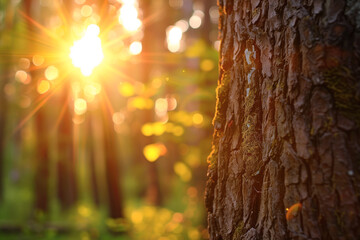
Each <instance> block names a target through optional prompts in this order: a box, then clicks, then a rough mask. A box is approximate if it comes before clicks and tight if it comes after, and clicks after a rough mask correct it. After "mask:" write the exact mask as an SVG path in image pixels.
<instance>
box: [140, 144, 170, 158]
mask: <svg viewBox="0 0 360 240" xmlns="http://www.w3.org/2000/svg"><path fill="white" fill-rule="evenodd" d="M166 152H167V149H166V147H165V146H164V144H162V143H154V144H149V145H146V146H145V148H144V151H143V153H144V156H145V158H146V159H147V160H148V161H149V162H155V161H156V160H157V159H158V158H159V157H160V156H163V155H165V154H166Z"/></svg>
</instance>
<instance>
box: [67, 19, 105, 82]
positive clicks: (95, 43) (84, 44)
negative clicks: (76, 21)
mask: <svg viewBox="0 0 360 240" xmlns="http://www.w3.org/2000/svg"><path fill="white" fill-rule="evenodd" d="M99 33H100V28H99V27H98V26H97V25H95V24H91V25H89V26H88V27H87V29H86V31H85V34H84V36H83V37H82V38H81V39H80V40H78V41H75V42H74V45H73V46H72V47H71V49H70V58H71V59H72V63H73V65H74V66H75V67H78V68H80V70H81V73H82V74H83V75H84V76H90V75H91V74H92V72H93V70H94V68H95V67H96V66H98V65H99V64H100V63H101V62H102V60H103V59H104V54H103V51H102V47H101V39H100V38H99V37H98V35H99Z"/></svg>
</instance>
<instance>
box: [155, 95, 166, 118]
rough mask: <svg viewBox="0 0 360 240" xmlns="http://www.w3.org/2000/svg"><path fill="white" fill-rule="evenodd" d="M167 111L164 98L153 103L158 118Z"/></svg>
mask: <svg viewBox="0 0 360 240" xmlns="http://www.w3.org/2000/svg"><path fill="white" fill-rule="evenodd" d="M167 110H168V101H167V99H166V98H158V99H156V101H155V112H156V114H157V115H158V116H162V115H164V114H166V112H167Z"/></svg>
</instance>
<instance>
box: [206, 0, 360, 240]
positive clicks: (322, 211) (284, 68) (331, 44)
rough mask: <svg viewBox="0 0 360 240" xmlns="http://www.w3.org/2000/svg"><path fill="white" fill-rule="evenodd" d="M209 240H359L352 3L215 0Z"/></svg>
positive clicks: (357, 80)
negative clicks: (217, 43)
mask: <svg viewBox="0 0 360 240" xmlns="http://www.w3.org/2000/svg"><path fill="white" fill-rule="evenodd" d="M219 8H220V36H221V40H222V43H221V49H220V67H221V69H220V77H219V86H218V88H217V96H218V99H217V106H216V114H215V118H214V127H215V132H214V140H213V151H212V153H211V155H210V156H209V158H208V161H209V169H208V182H207V190H206V206H207V209H208V223H209V232H210V236H211V238H210V239H214V240H215V239H216V240H220V239H222V240H227V239H360V228H359V227H360V224H359V217H360V209H359V195H358V194H359V190H360V181H359V180H360V179H359V178H360V131H359V125H360V95H359V94H360V77H359V76H360V75H359V73H360V69H359V66H360V64H359V63H360V61H359V56H360V21H359V20H360V17H359V16H360V15H359V11H360V3H359V1H351V0H348V1H344V0H327V1H325V0H311V1H290V0H288V1H285V0H274V1H270V0H264V1H259V0H251V1H249V0H247V1H229V0H220V1H219Z"/></svg>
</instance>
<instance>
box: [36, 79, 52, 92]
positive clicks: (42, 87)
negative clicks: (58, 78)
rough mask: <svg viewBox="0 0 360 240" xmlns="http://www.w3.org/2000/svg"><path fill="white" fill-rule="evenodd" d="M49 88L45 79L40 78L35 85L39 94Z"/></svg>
mask: <svg viewBox="0 0 360 240" xmlns="http://www.w3.org/2000/svg"><path fill="white" fill-rule="evenodd" d="M49 89H50V83H49V81H47V80H40V82H39V83H38V85H37V91H38V93H39V94H44V93H46V92H47V91H49Z"/></svg>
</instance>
